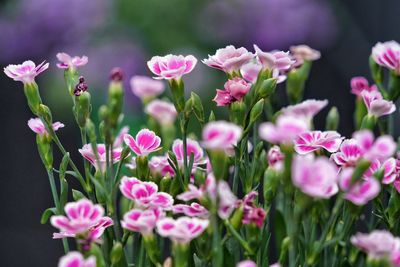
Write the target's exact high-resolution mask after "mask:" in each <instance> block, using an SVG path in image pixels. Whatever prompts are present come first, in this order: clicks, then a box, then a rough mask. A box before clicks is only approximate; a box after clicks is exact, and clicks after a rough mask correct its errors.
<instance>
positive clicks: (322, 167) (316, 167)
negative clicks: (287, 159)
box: [292, 156, 339, 198]
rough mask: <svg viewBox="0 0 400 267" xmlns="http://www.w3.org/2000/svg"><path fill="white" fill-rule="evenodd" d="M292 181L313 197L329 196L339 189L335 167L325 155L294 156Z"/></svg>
mask: <svg viewBox="0 0 400 267" xmlns="http://www.w3.org/2000/svg"><path fill="white" fill-rule="evenodd" d="M292 181H293V184H294V185H295V186H296V187H297V188H299V189H300V190H301V191H302V192H303V193H305V194H307V195H309V196H311V197H315V198H330V197H331V196H333V195H335V194H336V193H337V192H338V191H339V187H338V184H337V168H336V166H335V165H334V164H333V163H332V162H331V161H330V160H329V159H327V158H325V157H318V158H316V159H313V158H312V157H304V156H297V157H295V158H294V160H293V165H292Z"/></svg>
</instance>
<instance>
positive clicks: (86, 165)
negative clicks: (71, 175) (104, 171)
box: [80, 128, 90, 185]
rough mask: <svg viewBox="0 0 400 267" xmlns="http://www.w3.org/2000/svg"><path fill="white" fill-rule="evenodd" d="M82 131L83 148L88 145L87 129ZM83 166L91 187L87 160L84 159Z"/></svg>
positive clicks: (87, 182) (87, 181)
mask: <svg viewBox="0 0 400 267" xmlns="http://www.w3.org/2000/svg"><path fill="white" fill-rule="evenodd" d="M80 130H81V139H82V146H83V145H85V144H86V143H87V139H86V129H84V128H80ZM83 166H84V169H85V176H86V184H87V185H90V171H89V165H88V162H87V160H85V159H83Z"/></svg>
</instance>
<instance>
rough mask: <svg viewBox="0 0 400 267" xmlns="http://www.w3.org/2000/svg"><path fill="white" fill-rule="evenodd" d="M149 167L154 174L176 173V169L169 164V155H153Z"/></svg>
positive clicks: (172, 174)
mask: <svg viewBox="0 0 400 267" xmlns="http://www.w3.org/2000/svg"><path fill="white" fill-rule="evenodd" d="M149 167H150V171H151V172H152V173H153V174H161V175H162V176H165V175H167V174H170V175H171V176H174V175H175V171H174V169H173V168H172V167H171V165H169V162H168V156H153V157H151V159H150V161H149Z"/></svg>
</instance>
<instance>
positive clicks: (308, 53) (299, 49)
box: [290, 44, 321, 63]
mask: <svg viewBox="0 0 400 267" xmlns="http://www.w3.org/2000/svg"><path fill="white" fill-rule="evenodd" d="M290 52H291V53H292V55H293V57H294V58H295V59H296V61H315V60H318V59H320V58H321V52H319V51H318V50H315V49H312V48H311V47H309V46H308V45H304V44H302V45H295V46H291V47H290ZM296 63H297V62H296Z"/></svg>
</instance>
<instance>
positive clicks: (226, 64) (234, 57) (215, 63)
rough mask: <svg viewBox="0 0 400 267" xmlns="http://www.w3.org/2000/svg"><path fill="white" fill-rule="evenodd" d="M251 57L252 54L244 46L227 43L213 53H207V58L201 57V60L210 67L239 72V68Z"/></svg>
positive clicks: (227, 71)
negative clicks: (237, 46) (238, 46)
mask: <svg viewBox="0 0 400 267" xmlns="http://www.w3.org/2000/svg"><path fill="white" fill-rule="evenodd" d="M253 57H254V55H253V54H252V53H250V52H249V51H247V49H246V48H244V47H240V48H236V47H234V46H233V45H228V46H227V47H225V48H220V49H218V50H217V51H216V53H215V55H213V56H211V55H209V56H208V59H203V61H202V62H203V63H204V64H206V65H207V66H209V67H211V68H215V69H219V70H222V71H224V72H226V73H232V72H239V71H240V68H241V67H242V66H243V65H244V64H246V63H247V62H249V61H250V60H251V59H253Z"/></svg>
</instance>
